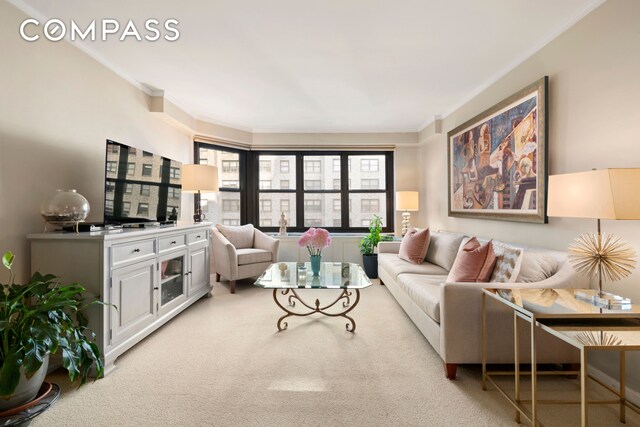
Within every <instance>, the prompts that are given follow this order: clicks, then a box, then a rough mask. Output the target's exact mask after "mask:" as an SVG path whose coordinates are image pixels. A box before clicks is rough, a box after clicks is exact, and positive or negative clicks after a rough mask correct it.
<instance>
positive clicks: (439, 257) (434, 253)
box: [425, 231, 466, 271]
mask: <svg viewBox="0 0 640 427" xmlns="http://www.w3.org/2000/svg"><path fill="white" fill-rule="evenodd" d="M465 237H466V236H465V235H464V234H459V233H449V232H446V231H435V232H433V233H431V241H430V242H429V249H428V250H427V256H426V258H425V260H426V261H427V262H430V263H432V264H435V265H439V266H440V267H442V268H444V269H445V270H447V271H449V270H451V266H452V265H453V261H454V260H455V259H456V254H457V253H458V249H459V248H460V243H461V242H462V239H464V238H465Z"/></svg>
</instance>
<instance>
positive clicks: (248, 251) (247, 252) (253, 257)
mask: <svg viewBox="0 0 640 427" xmlns="http://www.w3.org/2000/svg"><path fill="white" fill-rule="evenodd" d="M236 252H237V254H238V265H247V264H256V263H259V262H271V261H273V260H272V259H271V252H270V251H267V250H264V249H255V248H244V249H237V250H236Z"/></svg>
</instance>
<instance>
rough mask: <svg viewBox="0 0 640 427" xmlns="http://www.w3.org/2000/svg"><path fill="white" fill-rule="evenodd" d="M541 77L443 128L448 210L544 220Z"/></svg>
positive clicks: (544, 89)
mask: <svg viewBox="0 0 640 427" xmlns="http://www.w3.org/2000/svg"><path fill="white" fill-rule="evenodd" d="M548 84H549V79H548V77H546V76H545V77H543V78H541V79H540V80H538V81H536V82H534V83H532V84H531V85H529V86H527V87H525V88H524V89H522V90H520V91H518V92H517V93H515V94H513V95H511V96H510V97H508V98H507V99H505V100H503V101H501V102H500V103H498V104H497V105H495V106H493V107H492V108H490V109H488V110H486V111H484V112H483V113H481V114H479V115H477V116H476V117H474V118H472V119H471V120H469V121H467V122H466V123H463V124H462V125H460V126H458V127H456V128H455V129H453V130H452V131H450V132H449V133H448V134H447V137H448V141H449V144H448V154H449V216H456V217H466V218H484V219H496V220H506V221H522V222H535V223H546V222H547V215H546V184H547V89H548Z"/></svg>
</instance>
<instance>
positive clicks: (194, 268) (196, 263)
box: [189, 246, 209, 296]
mask: <svg viewBox="0 0 640 427" xmlns="http://www.w3.org/2000/svg"><path fill="white" fill-rule="evenodd" d="M189 272H190V274H189V296H191V295H193V294H195V293H196V292H197V291H199V290H201V289H202V288H207V287H209V248H208V247H206V246H205V247H203V248H200V249H192V250H191V251H190V252H189Z"/></svg>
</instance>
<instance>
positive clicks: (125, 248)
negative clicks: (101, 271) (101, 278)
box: [111, 239, 156, 267]
mask: <svg viewBox="0 0 640 427" xmlns="http://www.w3.org/2000/svg"><path fill="white" fill-rule="evenodd" d="M111 254H112V256H111V265H113V266H114V267H117V266H120V265H124V264H128V263H131V262H135V261H139V260H141V259H145V258H149V257H151V256H154V255H155V254H156V241H155V239H150V240H140V241H137V242H132V243H121V244H118V245H113V246H112V247H111Z"/></svg>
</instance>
